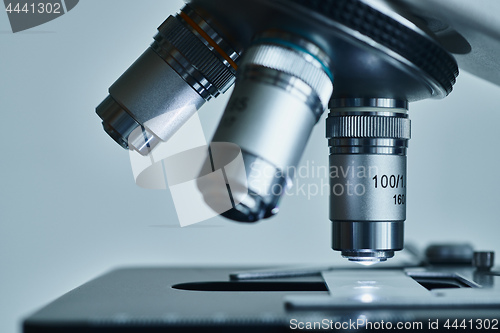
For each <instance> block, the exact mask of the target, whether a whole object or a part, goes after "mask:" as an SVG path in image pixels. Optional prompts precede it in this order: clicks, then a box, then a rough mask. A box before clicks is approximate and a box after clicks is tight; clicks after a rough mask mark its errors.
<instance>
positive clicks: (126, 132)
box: [97, 6, 239, 155]
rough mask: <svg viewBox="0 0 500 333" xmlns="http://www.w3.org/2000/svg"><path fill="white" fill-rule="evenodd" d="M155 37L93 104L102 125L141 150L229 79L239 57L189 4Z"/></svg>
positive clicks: (224, 87) (149, 147)
mask: <svg viewBox="0 0 500 333" xmlns="http://www.w3.org/2000/svg"><path fill="white" fill-rule="evenodd" d="M154 39H155V41H154V42H153V44H152V45H151V47H150V48H148V49H147V50H146V51H145V52H144V53H143V54H142V55H141V56H140V58H139V59H137V61H136V62H135V63H134V64H133V65H132V66H130V68H129V69H128V70H127V71H126V72H125V73H124V74H123V75H122V76H121V77H120V78H119V79H118V80H117V81H116V82H115V83H114V84H113V85H112V86H111V87H110V88H109V96H108V97H107V98H106V99H105V100H104V101H103V102H102V103H101V104H100V105H99V106H98V107H97V114H98V115H99V117H101V119H102V121H103V127H104V130H105V131H106V132H107V133H108V134H109V135H110V136H111V137H112V138H113V139H114V140H115V141H116V142H117V143H119V144H120V145H121V146H122V147H124V148H125V149H127V148H129V149H133V150H136V151H138V152H139V153H141V154H142V155H147V154H148V153H149V152H150V151H151V150H152V149H153V148H154V147H155V146H156V145H157V144H158V143H159V142H160V141H166V140H168V139H169V138H170V137H171V136H172V135H173V134H174V133H175V132H176V131H177V130H178V129H179V128H180V127H181V126H182V125H183V124H184V123H185V122H186V121H187V120H188V119H189V118H190V117H191V116H192V115H193V114H194V113H195V112H196V110H198V109H199V108H200V107H201V106H202V105H203V104H204V103H205V101H208V100H209V99H211V98H212V97H217V96H218V95H219V94H220V93H224V92H225V91H226V90H227V89H228V88H229V87H230V86H231V85H232V84H233V82H234V79H235V74H236V68H237V65H236V62H237V60H238V57H239V55H238V53H237V52H236V51H235V50H234V49H233V48H232V47H230V46H229V44H227V43H226V42H225V41H224V39H223V38H222V37H221V36H220V35H219V34H218V33H217V32H216V31H215V30H214V29H212V27H211V26H210V25H209V24H208V23H207V21H205V20H204V19H203V18H202V17H201V16H199V15H198V14H197V13H196V12H195V11H194V10H193V9H192V8H191V7H189V6H186V7H184V8H183V9H182V11H181V12H180V13H179V14H178V15H176V16H175V17H174V16H170V17H169V18H168V19H167V20H166V21H165V22H164V23H163V24H162V25H161V26H160V27H159V28H158V34H157V35H156V36H155V38H154Z"/></svg>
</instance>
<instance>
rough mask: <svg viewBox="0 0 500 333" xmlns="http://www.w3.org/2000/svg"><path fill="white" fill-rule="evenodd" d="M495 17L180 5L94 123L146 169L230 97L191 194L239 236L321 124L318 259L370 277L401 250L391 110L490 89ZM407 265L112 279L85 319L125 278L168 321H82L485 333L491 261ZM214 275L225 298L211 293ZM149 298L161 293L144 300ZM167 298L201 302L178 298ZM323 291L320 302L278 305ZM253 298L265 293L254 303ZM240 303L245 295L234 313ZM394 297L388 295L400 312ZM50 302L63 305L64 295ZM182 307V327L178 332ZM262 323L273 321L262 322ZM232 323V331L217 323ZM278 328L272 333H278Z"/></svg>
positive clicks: (359, 7) (400, 196)
mask: <svg viewBox="0 0 500 333" xmlns="http://www.w3.org/2000/svg"><path fill="white" fill-rule="evenodd" d="M499 12H500V6H499V4H498V3H496V2H494V1H488V0H484V1H480V2H478V3H477V4H476V3H474V4H473V3H471V2H470V1H464V0H446V1H442V0H245V1H234V0H190V1H189V2H188V3H187V4H186V5H185V7H183V8H182V9H181V10H180V11H179V12H178V14H176V15H174V16H170V17H168V18H167V19H166V21H165V22H163V23H162V24H161V25H160V26H159V28H158V33H157V34H156V36H155V37H154V41H153V42H152V44H151V46H150V47H149V48H148V49H147V50H146V51H145V52H144V53H143V54H142V55H141V56H140V57H139V58H138V59H137V61H136V62H135V63H134V64H133V65H132V66H131V67H130V68H129V69H127V70H126V71H125V72H124V74H123V75H122V76H121V77H120V78H119V79H118V80H117V81H116V82H115V83H114V84H113V85H112V86H111V87H110V88H109V95H108V96H107V97H106V98H105V99H104V101H103V102H102V103H101V104H100V105H99V106H98V107H97V115H98V116H99V117H100V118H101V120H102V125H103V128H104V130H105V131H106V133H107V134H108V135H109V136H110V137H111V138H112V139H113V140H115V141H116V142H117V143H118V144H119V145H120V146H122V147H123V148H125V149H129V150H133V151H136V152H138V153H139V154H141V155H144V156H148V155H149V154H151V153H152V152H153V151H154V149H155V147H157V146H158V145H160V144H161V143H162V142H167V141H168V140H169V139H170V138H171V137H172V136H173V135H175V133H176V132H177V131H178V130H179V129H180V128H181V127H182V126H183V124H185V123H186V122H187V121H188V120H189V119H190V118H191V117H192V116H193V115H194V114H195V113H196V112H197V110H199V109H200V108H201V107H202V106H203V105H204V104H205V102H209V101H210V100H211V99H213V98H217V97H218V96H219V95H221V94H223V93H225V92H226V91H227V90H228V89H229V88H230V87H232V86H233V85H234V89H233V91H232V94H231V97H230V99H229V102H228V104H227V106H226V109H225V111H224V114H223V116H222V118H221V120H220V123H219V126H218V128H217V130H216V132H215V135H214V136H213V139H212V143H211V144H210V145H208V146H207V151H208V153H207V157H206V159H205V160H204V162H203V163H202V164H203V165H204V166H206V167H207V168H205V169H206V170H205V171H203V170H202V171H200V179H202V178H203V176H206V175H207V174H208V173H210V172H214V171H216V170H222V174H223V176H224V186H222V187H221V186H218V187H217V186H212V185H213V184H212V183H210V182H208V183H207V182H201V181H199V182H198V188H199V190H200V192H201V194H202V195H203V198H204V199H205V201H206V203H207V204H208V205H209V206H211V207H212V208H213V209H214V210H215V211H217V213H219V214H220V215H222V216H224V217H226V218H228V219H231V220H234V221H239V222H243V223H253V222H257V221H261V220H265V219H267V218H271V217H272V216H274V215H275V214H277V213H278V210H279V209H278V207H279V204H280V200H281V199H282V197H283V194H284V193H285V190H286V189H287V188H289V187H290V186H293V179H294V174H295V173H296V169H297V166H298V164H299V161H300V159H301V156H302V154H303V152H304V149H305V147H306V143H307V141H308V138H309V136H310V134H311V131H312V129H313V128H314V126H316V125H318V123H319V120H320V118H321V116H322V114H323V113H324V112H326V110H327V109H328V117H327V119H326V138H327V139H328V147H329V169H328V176H329V186H330V191H329V192H330V193H329V195H330V220H331V222H332V248H333V250H335V251H339V252H340V253H341V255H342V256H343V257H344V258H346V259H348V260H349V261H353V262H357V263H360V264H363V265H367V266H369V265H372V264H375V263H378V262H385V261H388V260H389V259H391V258H392V257H394V255H395V253H396V252H397V251H401V250H403V248H404V221H405V219H406V204H407V197H406V188H407V173H406V169H407V158H406V156H407V149H408V142H409V140H410V138H411V122H410V118H409V115H408V109H409V104H410V103H413V102H417V101H420V100H424V99H428V98H434V99H440V98H444V97H446V96H447V95H448V94H450V93H451V92H452V89H453V85H454V84H455V81H456V79H457V76H458V73H459V67H460V68H461V69H463V70H466V71H469V72H471V73H472V74H474V75H477V76H479V77H481V78H483V79H486V80H488V81H490V82H492V83H494V84H497V85H500V65H499V64H500V61H499V60H498V54H500V26H499V24H498V20H497V19H496V17H495V14H494V13H499ZM321 126H323V124H321ZM217 143H228V144H230V145H229V147H233V148H234V147H237V148H238V149H239V152H240V154H241V159H242V163H239V164H238V166H237V168H236V169H237V170H229V169H228V168H225V166H226V165H227V161H228V156H230V155H231V156H232V153H233V151H231V149H230V148H227V150H226V148H224V146H223V147H222V148H220V147H219V146H217ZM202 169H203V168H202ZM207 170H208V171H207ZM167 176H168V175H167ZM221 198H229V199H230V203H231V205H230V207H229V208H228V209H221V208H220V205H219V203H220V201H221V200H222V199H221ZM325 209H326V207H325ZM407 250H408V251H410V252H411V253H412V255H413V259H412V263H410V264H408V263H406V264H404V265H402V266H398V269H399V270H398V271H397V272H392V271H391V272H389V270H385V269H384V268H380V270H378V269H375V270H374V269H372V268H370V269H366V268H363V267H360V268H359V269H358V270H356V269H347V270H345V271H343V272H340V273H339V272H338V270H336V269H333V268H329V267H327V268H293V269H271V270H253V271H252V270H251V271H240V272H235V271H234V270H228V269H221V270H216V269H213V270H210V269H207V271H206V272H207V274H206V275H205V277H204V278H203V279H204V282H198V281H199V279H200V277H199V276H197V275H196V274H197V271H196V270H195V269H193V270H189V269H184V270H182V269H181V270H180V271H182V272H183V273H182V274H184V275H182V274H181V275H182V277H180V275H179V274H180V273H178V271H175V272H173V271H168V272H167V271H165V270H158V271H149V272H142V273H137V272H133V271H130V270H128V271H127V270H122V271H117V272H113V273H110V274H108V275H106V276H104V277H102V278H100V280H99V279H98V280H96V282H95V283H94V284H92V283H91V285H89V286H87V287H86V288H87V290H89V293H90V295H92V297H95V298H96V299H99V300H100V301H101V302H102V301H103V298H102V297H103V296H102V295H100V293H101V292H102V293H103V294H109V293H112V294H113V295H114V296H112V297H118V299H122V298H121V297H123V294H120V292H119V291H118V289H119V286H117V285H114V284H113V283H112V282H111V281H114V280H113V279H115V280H116V279H117V278H118V276H122V277H123V276H128V277H131V276H135V277H134V282H130V283H131V284H130V286H129V287H127V288H128V289H130V290H132V289H134V288H137V290H144V293H140V294H137V295H136V296H137V299H136V300H137V302H139V303H141V304H149V305H151V306H152V304H163V303H162V302H163V300H160V299H159V298H160V297H159V296H158V295H156V294H154V293H151V292H149V291H147V290H146V289H147V288H145V287H144V286H143V284H149V285H150V286H151V285H153V286H156V287H157V290H158V291H159V293H160V294H162V295H163V294H164V295H167V294H168V297H173V299H174V301H172V300H171V301H170V302H174V303H176V304H178V306H179V308H180V310H175V309H172V308H169V307H168V306H167V307H166V308H167V309H168V311H164V312H162V311H160V310H159V309H158V308H155V309H154V310H153V307H148V309H150V310H151V311H150V313H148V314H145V313H143V311H142V310H137V311H138V312H140V313H143V314H142V315H143V316H145V317H147V318H149V317H148V315H149V314H151V313H154V315H153V314H151V318H154V320H150V319H145V320H144V321H141V320H140V318H142V317H141V316H140V315H138V316H135V317H134V316H132V315H127V316H125V317H123V318H122V321H121V322H120V321H119V320H118V319H117V320H114V319H109V316H108V317H106V316H107V315H108V314H109V313H110V312H109V313H108V312H106V311H104V312H105V313H104V314H103V315H102V316H103V317H102V318H100V319H99V318H97V317H99V316H97V317H96V318H97V319H95V318H94V319H95V320H94V321H93V324H94V325H96V327H100V328H102V327H114V328H116V327H124V326H120V325H127V326H126V327H127V328H128V329H131V330H132V328H133V327H136V328H140V329H141V330H145V329H146V328H161V327H169V328H170V329H172V330H174V331H175V330H176V329H177V330H178V331H183V329H184V331H189V329H195V328H197V329H200V328H204V329H207V330H208V331H211V330H213V331H217V332H220V331H224V329H226V331H239V330H244V329H248V330H249V331H252V330H256V329H269V331H282V330H283V331H284V330H287V329H297V328H298V329H301V326H300V323H302V324H303V326H302V327H305V328H307V323H316V322H320V323H322V324H323V321H322V320H320V321H317V320H316V319H318V318H323V317H322V316H324V318H329V319H331V320H330V321H329V323H330V324H331V325H330V326H329V327H330V329H333V328H336V329H339V327H337V326H335V324H336V323H342V324H341V326H340V328H343V329H345V327H343V326H342V325H343V324H344V323H345V322H346V321H347V320H350V319H351V317H352V318H355V321H361V322H364V323H365V325H364V326H362V327H363V330H364V329H366V330H367V331H369V330H368V326H367V323H368V322H370V320H372V322H371V323H372V326H371V328H372V330H375V329H376V328H373V327H374V326H373V323H374V322H376V321H377V320H378V322H377V323H378V324H379V325H380V323H381V322H383V320H386V322H389V323H393V324H394V325H396V323H399V322H404V323H407V322H410V319H411V320H420V322H422V323H423V325H424V326H423V327H424V328H428V329H431V328H432V329H433V327H431V324H433V323H434V321H432V322H431V319H432V320H441V322H440V323H439V325H441V326H439V328H443V327H444V326H443V325H444V324H445V323H446V322H445V319H446V318H451V317H453V315H455V316H458V317H460V319H461V320H462V319H463V320H465V325H469V324H470V325H473V326H474V327H477V325H479V324H481V325H482V327H485V326H484V325H486V319H488V320H489V321H488V325H489V326H490V327H493V326H498V325H499V324H498V316H497V317H496V322H495V318H494V316H495V314H498V310H499V309H500V289H498V288H500V287H498V285H499V281H496V280H497V279H498V274H496V273H495V272H494V271H491V268H492V266H493V253H490V252H474V251H473V249H472V248H471V247H470V246H468V245H460V244H459V245H436V246H431V247H429V248H428V249H427V252H426V254H425V256H423V255H420V254H416V253H415V252H414V251H412V250H411V249H407ZM393 260H395V259H393ZM390 261H391V260H389V262H388V263H387V264H389V263H390ZM423 263H425V264H423ZM384 265H386V264H384ZM463 265H465V266H463ZM429 267H430V268H429ZM391 268H394V266H391ZM167 273H168V274H167ZM120 274H122V275H120ZM134 274H136V275H134ZM167 276H168V278H167ZM227 276H230V281H221V280H224V277H227ZM321 278H322V280H321ZM408 279H410V280H411V282H410V280H408ZM120 281H125V280H120ZM127 281H128V280H127ZM141 281H142V282H141ZM159 281H163V282H164V283H168V284H169V285H170V286H171V287H172V288H171V289H170V290H168V291H162V290H163V289H162V288H163V287H161V284H160V282H159ZM415 281H416V282H417V284H415V283H414V282H415ZM495 281H496V284H495ZM127 283H128V282H127ZM412 283H413V284H412ZM113 288H114V289H113ZM141 288H142V289H141ZM441 288H450V290H451V289H453V290H455V289H454V288H457V289H460V288H462V289H467V293H461V294H458V293H446V292H443V290H444V289H441ZM488 288H489V289H488ZM84 289H85V286H84ZM476 289H477V290H476ZM479 289H488V290H486V291H485V290H482V291H483V292H484V293H481V290H479ZM109 290H114V291H109ZM180 290H182V291H184V292H186V291H191V292H192V291H204V292H208V293H211V294H210V296H203V295H207V293H205V294H203V295H201V296H200V294H196V293H194V294H193V293H191V294H190V293H189V292H187V293H184V294H180V293H179V291H180ZM328 290H330V292H331V295H330V296H325V295H321V296H319V295H317V294H314V295H309V296H307V295H306V296H304V295H301V296H297V295H296V294H293V295H292V296H290V295H288V294H290V293H296V292H305V293H306V294H307V292H311V293H327V292H328ZM446 290H448V289H446ZM471 290H476V294H472V292H471ZM264 291H274V293H271V294H272V296H269V295H271V294H266V293H263V292H264ZM364 291H370V292H364ZM249 292H255V294H252V295H250V298H249V299H250V300H249V301H248V302H249V303H248V304H247V303H246V301H244V299H245V297H247V296H248V295H249ZM429 292H432V293H434V294H433V297H430V296H429ZM231 293H233V294H231ZM287 293H288V294H287ZM401 293H406V295H405V297H404V298H403V297H401V296H402V295H401ZM440 293H441V294H440ZM477 293H479V294H477ZM119 294H120V295H121V296H117V295H119ZM244 294H245V296H242V295H244ZM264 294H265V295H264ZM228 295H229V296H228ZM230 295H234V298H232V299H231V296H230ZM436 295H437V296H436ZM439 295H441V296H439ZM285 296H286V299H285V302H284V304H285V307H284V308H283V306H282V304H283V297H285ZM434 296H435V297H434ZM65 297H66V298H65V300H66V301H68V300H71V299H73V300H78V297H79V296H78V295H77V294H75V293H73V294H71V293H70V294H68V295H67V296H65ZM80 297H81V296H80ZM110 297H111V296H110ZM228 297H229V298H228ZM209 299H212V300H215V299H217V302H219V301H220V302H226V303H227V304H226V305H227V306H229V308H231V307H233V306H235V307H241V311H240V312H241V313H245V312H246V314H249V316H250V317H248V316H243V315H240V314H241V313H240V312H238V311H239V310H234V308H233V309H232V310H229V308H228V309H226V310H227V311H226V310H220V311H216V312H217V313H216V314H213V313H211V314H208V312H210V311H208V310H207V304H210V303H207V302H209V301H208V300H209ZM122 301H123V299H122ZM155 302H156V303H155ZM193 302H194V303H196V306H195V307H196V308H198V307H199V308H200V309H199V313H196V314H195V315H194V316H191V317H189V316H187V317H186V316H183V314H184V313H185V312H186V311H187V310H186V309H187V308H188V307H189V304H193ZM117 303H118V301H117ZM217 304H218V303H217ZM231 304H233V305H231ZM249 304H252V306H253V307H252V308H250V307H249V306H250V305H249ZM278 304H279V305H278ZM149 305H148V306H149ZM260 306H262V311H260V312H259V311H257V310H256V308H258V307H260ZM132 307H133V306H132ZM275 307H278V308H279V310H276V311H274V310H270V309H271V308H272V309H275ZM471 309H472V310H471ZM233 310H234V311H233ZM479 310H481V311H483V312H477V311H479ZM130 311H132V312H133V311H134V310H130ZM311 311H313V312H311ZM390 311H393V312H390ZM454 311H455V312H454ZM474 311H476V312H474ZM167 312H168V313H167ZM234 312H238V315H237V316H236V315H235V316H232V315H233V314H234ZM261 312H262V313H261ZM47 313H50V309H49V310H48V312H45V313H43V312H42V314H39V315H38V317H37V315H35V317H34V318H32V319H31V320H28V321H27V323H26V324H25V327H27V328H30V327H32V329H33V330H27V332H32V331H33V332H38V331H37V330H36V329H35V328H36V327H42V326H43V325H42V326H37V325H40V322H43V320H41V319H40V318H42V319H43V318H44V316H46V315H47ZM165 313H167V314H165ZM179 313H180V314H179ZM186 313H187V312H186ZM318 313H320V314H321V315H318ZM395 313H397V314H395ZM483 315H484V317H482V316H483ZM490 315H491V316H493V317H488V316H490ZM294 316H295V317H294ZM447 316H448V317H447ZM49 317H50V316H49ZM292 317H293V319H290V318H292ZM458 317H457V318H458ZM487 317H488V318H487ZM45 318H46V317H45ZM113 318H114V317H113ZM186 318H187V319H186ZM283 318H285V319H283ZM297 318H299V319H297ZM427 318H428V319H429V322H427V321H426V320H427ZM115 319H116V318H115ZM424 319H425V320H424ZM40 320H41V321H40ZM315 320H316V321H315ZM467 320H471V322H470V323H469V322H468V321H467ZM479 320H480V321H479ZM284 322H286V323H290V325H288V324H287V325H284V326H283V323H284ZM305 323H306V324H305ZM325 323H326V322H325ZM113 325H115V326H113ZM293 325H295V328H294V326H293ZM325 325H326V326H328V325H327V324H325ZM391 325H392V324H391ZM448 326H449V325H448ZM467 327H469V326H467ZM312 328H313V329H315V328H316V329H318V328H317V327H316V326H314V327H312ZM350 328H352V326H350ZM386 328H387V327H386ZM471 328H473V327H472V326H471ZM357 329H361V328H357ZM443 329H444V328H443ZM355 331H356V330H355Z"/></svg>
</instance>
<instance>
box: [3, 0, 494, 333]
mask: <svg viewBox="0 0 500 333" xmlns="http://www.w3.org/2000/svg"><path fill="white" fill-rule="evenodd" d="M181 7H182V1H177V0H148V1H132V0H127V1H124V0H106V1H102V0H85V1H81V2H80V3H79V4H78V6H76V7H75V8H74V9H73V10H72V11H70V12H69V13H67V14H65V15H64V16H63V17H60V18H58V19H56V20H54V21H51V22H49V23H47V24H44V25H42V26H39V27H36V28H34V29H31V30H28V31H25V32H20V33H16V34H13V33H12V32H11V30H10V26H9V22H8V19H7V15H6V14H0V111H1V116H2V118H1V120H0V121H1V124H2V130H1V131H0V142H1V143H2V150H1V151H2V158H1V164H0V171H1V178H0V332H4V333H13V332H19V331H20V328H21V326H20V323H21V320H22V318H24V317H26V316H28V315H29V314H31V313H32V312H34V311H35V310H37V309H39V308H40V307H42V306H43V305H45V304H47V303H48V302H50V301H52V300H54V299H55V298H57V297H59V296H60V295H62V294H63V293H66V292H68V291H69V290H71V289H73V288H75V287H77V286H79V285H81V284H82V283H85V282H87V281H88V280H90V279H92V278H94V277H96V276H98V275H100V274H102V273H104V272H106V271H108V270H111V269H113V268H116V267H122V266H132V265H134V266H149V265H198V266H204V265H234V264H237V265H287V264H292V263H309V264H311V263H321V264H325V263H326V264H338V263H344V260H342V259H341V258H340V255H339V254H338V253H334V252H333V251H332V250H331V249H330V222H329V220H328V195H327V193H326V192H325V193H324V194H323V195H321V194H318V195H307V194H306V195H304V193H302V192H300V191H294V190H293V189H292V191H291V194H290V195H289V196H288V197H285V198H284V200H283V201H282V205H281V212H280V213H279V214H278V215H277V217H274V218H272V219H270V220H267V221H263V222H261V223H258V224H256V225H240V224H236V223H234V222H230V221H228V220H224V219H223V218H219V217H217V218H213V219H211V220H208V221H205V222H203V223H200V224H197V225H193V226H190V227H186V228H181V227H180V225H179V223H178V219H177V215H176V212H175V208H174V205H173V202H172V198H171V196H170V193H169V191H168V190H166V191H155V190H144V189H141V188H139V187H138V186H136V185H135V182H134V179H133V176H132V171H131V167H130V161H129V154H128V152H126V151H125V150H123V149H121V148H120V147H119V146H118V145H117V144H116V143H115V142H113V141H112V140H111V139H110V138H109V137H108V136H107V134H105V132H104V131H103V130H102V128H101V122H100V119H99V118H98V117H97V115H96V114H95V107H96V106H97V105H98V104H99V103H100V102H101V100H102V99H103V98H104V97H105V96H106V95H107V89H108V88H109V86H110V85H111V84H112V83H113V82H114V81H115V80H116V79H117V78H118V77H119V76H120V75H121V74H122V73H123V71H124V70H125V69H126V68H128V66H129V65H130V64H131V63H132V62H133V61H134V60H135V59H136V58H137V57H138V56H139V55H140V54H141V53H142V52H143V51H144V50H145V49H146V48H147V47H148V45H149V44H150V43H151V42H152V36H153V35H154V34H155V32H156V27H157V26H158V25H159V24H161V22H163V20H164V19H165V18H166V17H167V16H168V15H171V14H174V13H176V12H177V11H178V10H179V9H180V8H181ZM229 95H230V91H229V92H228V93H226V94H225V95H224V96H221V97H219V98H217V99H215V100H213V101H211V102H210V103H208V104H207V105H205V106H204V107H203V108H202V109H201V111H200V113H199V115H200V118H201V120H202V123H203V125H204V129H205V133H206V135H207V139H210V138H211V136H212V133H213V132H214V130H215V126H216V125H217V122H218V120H219V118H220V116H221V114H222V111H223V109H224V106H225V103H226V102H227V100H228V97H229ZM498 96H500V88H499V87H496V86H494V85H492V84H490V83H487V82H486V81H483V80H481V79H478V78H475V77H474V76H472V75H470V74H468V73H465V72H462V73H461V74H460V76H459V78H458V83H457V84H456V86H455V90H454V92H453V93H452V94H451V95H450V96H449V97H447V98H446V99H444V100H429V101H423V102H418V103H414V104H412V105H410V117H411V119H412V122H413V126H412V127H413V128H412V130H413V137H412V140H411V141H410V149H409V151H408V177H409V182H408V205H407V206H408V212H407V217H408V219H407V222H406V235H405V237H406V241H407V242H410V241H411V242H413V243H415V244H416V245H418V246H420V247H424V246H425V245H426V244H428V243H430V242H463V241H465V242H470V243H471V244H473V245H474V246H475V248H477V249H480V250H495V251H500V242H498V235H499V234H500V224H499V223H498V222H499V215H498V212H499V209H500V208H499V207H500V200H499V199H500V196H499V194H498V193H499V189H500V172H499V170H500V166H499V164H500V157H499V149H498V145H499V144H500V138H499V137H498V136H497V134H498V133H499V131H498V126H499V124H500V110H498ZM325 116H326V115H324V117H323V118H325ZM324 136H325V133H324V119H322V120H320V122H319V125H318V126H317V127H316V129H315V131H314V133H313V135H312V137H311V139H310V141H309V144H308V148H307V151H306V153H305V154H304V156H303V159H302V165H307V163H309V165H315V166H326V165H328V147H327V141H326V139H325V138H324ZM307 178H308V177H306V178H302V179H299V180H298V182H299V185H300V184H304V183H309V182H310V183H317V184H320V183H321V181H322V180H321V179H319V178H318V177H310V179H307ZM309 194H310V193H309Z"/></svg>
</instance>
